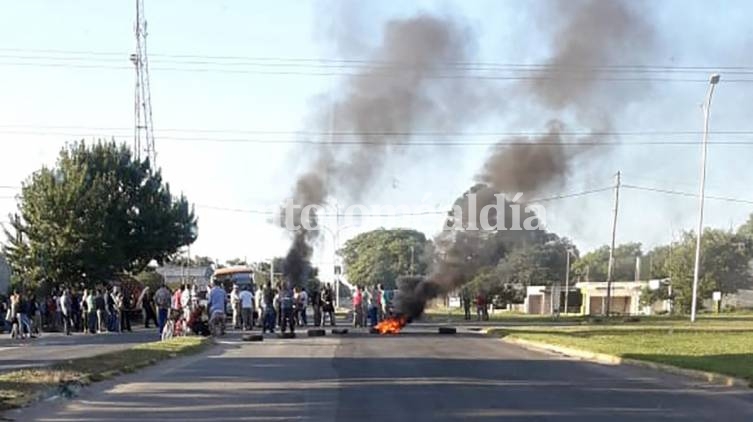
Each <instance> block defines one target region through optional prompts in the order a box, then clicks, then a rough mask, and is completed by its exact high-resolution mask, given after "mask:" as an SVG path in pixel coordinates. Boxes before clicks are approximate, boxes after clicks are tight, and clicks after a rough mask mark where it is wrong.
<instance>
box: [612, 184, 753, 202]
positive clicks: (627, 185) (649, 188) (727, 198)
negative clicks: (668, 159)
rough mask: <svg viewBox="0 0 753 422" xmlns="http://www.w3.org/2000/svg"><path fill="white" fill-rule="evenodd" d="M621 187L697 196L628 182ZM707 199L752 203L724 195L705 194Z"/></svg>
mask: <svg viewBox="0 0 753 422" xmlns="http://www.w3.org/2000/svg"><path fill="white" fill-rule="evenodd" d="M622 187H624V188H626V189H634V190H642V191H647V192H657V193H665V194H668V195H677V196H685V197H689V198H697V197H698V194H697V193H691V192H682V191H677V190H672V189H661V188H652V187H646V186H636V185H629V184H623V185H622ZM705 196H706V198H708V199H714V200H717V201H725V202H735V203H740V204H749V205H753V200H750V199H741V198H731V197H724V196H713V195H705Z"/></svg>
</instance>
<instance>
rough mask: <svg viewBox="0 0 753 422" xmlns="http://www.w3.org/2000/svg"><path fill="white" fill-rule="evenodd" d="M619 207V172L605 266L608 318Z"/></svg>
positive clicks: (610, 306) (610, 308) (616, 177)
mask: <svg viewBox="0 0 753 422" xmlns="http://www.w3.org/2000/svg"><path fill="white" fill-rule="evenodd" d="M619 207H620V172H619V171H618V172H617V175H616V176H615V185H614V218H613V219H612V243H611V246H610V247H609V264H608V266H607V304H606V308H607V310H606V315H607V317H609V316H610V315H611V312H612V276H613V273H614V240H615V237H616V236H617V211H618V210H619Z"/></svg>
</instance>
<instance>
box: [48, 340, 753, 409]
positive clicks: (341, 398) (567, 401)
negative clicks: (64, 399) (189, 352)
mask: <svg viewBox="0 0 753 422" xmlns="http://www.w3.org/2000/svg"><path fill="white" fill-rule="evenodd" d="M616 370H618V369H610V368H603V367H597V366H596V365H590V364H584V363H574V362H572V361H566V360H539V359H531V360H524V359H436V358H404V357H399V356H392V357H388V358H381V357H375V358H359V357H344V356H338V357H337V359H335V360H333V359H332V358H331V357H328V358H327V357H323V358H314V357H311V358H306V357H297V358H287V357H279V358H277V357H253V356H249V357H244V358H239V357H227V356H224V355H222V354H221V353H219V352H218V353H217V354H215V355H213V356H208V357H206V358H202V359H201V360H197V361H196V362H195V363H193V364H190V365H187V366H184V367H181V368H178V369H176V370H173V371H170V372H169V373H166V375H165V376H164V377H152V378H149V379H145V380H143V381H133V382H128V383H124V384H120V385H117V386H115V387H114V388H113V389H112V390H110V391H108V392H107V393H105V394H100V395H98V396H97V397H96V398H95V399H93V401H88V402H86V403H85V404H80V405H76V406H69V407H68V408H67V409H66V410H65V411H64V412H60V413H58V414H56V415H55V417H54V418H50V419H38V420H50V421H51V420H80V421H147V420H166V419H170V420H200V421H214V420H260V421H270V420H310V421H333V420H337V421H359V422H361V421H379V422H384V421H385V420H388V421H411V422H419V421H475V420H478V421H496V420H522V421H546V420H557V421H578V422H583V421H594V422H595V421H599V422H602V421H604V420H607V419H608V420H609V421H610V422H619V421H647V420H650V421H660V420H693V421H702V420H714V421H718V420H750V419H748V418H747V416H750V415H751V413H746V414H745V415H747V416H743V413H741V411H740V410H739V408H740V407H741V401H740V400H737V401H735V403H736V407H735V406H732V405H729V406H727V407H726V408H725V407H723V406H722V407H720V406H719V403H720V402H719V401H715V402H714V401H712V400H733V399H734V396H735V395H740V394H741V393H740V392H739V391H733V390H722V389H681V390H678V389H676V388H670V387H667V386H662V384H661V383H660V382H658V381H656V380H654V379H653V378H651V377H649V376H640V377H632V378H631V377H629V376H626V377H618V376H616V374H615V373H614V372H608V371H616ZM605 371H606V372H605ZM743 398H744V400H742V402H743V403H745V404H746V405H747V406H748V407H747V408H746V409H747V411H748V412H750V410H751V409H750V401H751V397H750V394H749V393H744V396H743ZM732 416H735V417H736V418H737V419H735V418H733V417H732ZM740 418H742V419H740Z"/></svg>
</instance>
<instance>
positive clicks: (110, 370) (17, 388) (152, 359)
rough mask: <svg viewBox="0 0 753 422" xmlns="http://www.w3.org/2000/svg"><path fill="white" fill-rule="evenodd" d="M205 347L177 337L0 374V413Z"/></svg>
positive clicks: (204, 342)
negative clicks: (0, 411) (47, 365)
mask: <svg viewBox="0 0 753 422" xmlns="http://www.w3.org/2000/svg"><path fill="white" fill-rule="evenodd" d="M209 344H210V342H209V340H207V339H205V338H202V337H181V338H175V339H171V340H168V341H160V342H154V343H145V344H140V345H138V346H135V347H133V348H130V349H127V350H123V351H118V352H110V353H104V354H101V355H96V356H92V357H87V358H81V359H74V360H69V361H66V362H61V363H57V364H55V365H52V366H49V367H43V368H33V369H22V370H18V371H13V372H9V373H5V374H0V410H7V409H12V408H17V407H23V406H25V405H28V404H29V403H32V402H34V401H37V400H40V399H43V398H45V397H49V396H53V395H62V396H73V395H75V393H76V391H77V390H78V389H80V388H81V387H82V386H85V385H88V384H91V383H93V382H98V381H103V380H106V379H109V378H112V377H114V376H117V375H120V374H124V373H130V372H134V371H136V370H138V369H140V368H144V367H147V366H150V365H154V364H156V363H157V362H160V361H163V360H165V359H170V358H174V357H178V356H183V355H189V354H194V353H198V352H200V351H202V350H204V348H205V347H207V346H208V345H209Z"/></svg>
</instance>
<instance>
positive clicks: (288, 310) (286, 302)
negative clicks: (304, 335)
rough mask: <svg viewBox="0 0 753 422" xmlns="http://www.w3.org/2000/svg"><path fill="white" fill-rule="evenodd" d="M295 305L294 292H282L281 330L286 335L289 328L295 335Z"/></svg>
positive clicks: (286, 289)
mask: <svg viewBox="0 0 753 422" xmlns="http://www.w3.org/2000/svg"><path fill="white" fill-rule="evenodd" d="M294 311H295V304H294V300H293V292H292V291H291V290H290V289H288V288H285V289H283V290H282V292H280V312H281V313H282V324H280V330H281V331H282V332H283V333H284V332H285V331H286V329H287V328H288V327H289V328H290V332H291V333H295V315H294Z"/></svg>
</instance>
